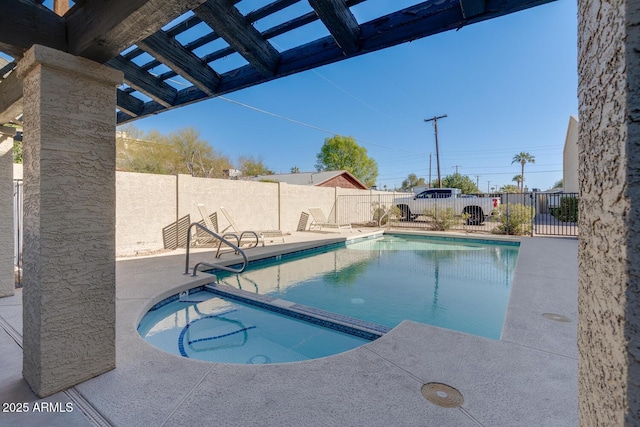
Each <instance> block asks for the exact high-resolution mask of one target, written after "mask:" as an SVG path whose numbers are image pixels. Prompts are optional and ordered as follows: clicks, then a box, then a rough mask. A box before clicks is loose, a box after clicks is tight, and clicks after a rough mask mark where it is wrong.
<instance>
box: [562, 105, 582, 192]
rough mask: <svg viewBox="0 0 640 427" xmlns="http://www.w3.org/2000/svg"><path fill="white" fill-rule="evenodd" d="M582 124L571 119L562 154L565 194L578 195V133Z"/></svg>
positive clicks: (574, 118)
mask: <svg viewBox="0 0 640 427" xmlns="http://www.w3.org/2000/svg"><path fill="white" fill-rule="evenodd" d="M579 128H580V123H578V119H577V118H576V117H573V116H571V117H570V118H569V125H568V126H567V136H566V138H565V140H564V150H563V152H562V184H563V185H562V186H563V188H564V192H565V193H577V192H578V191H579V188H580V185H579V183H578V131H579Z"/></svg>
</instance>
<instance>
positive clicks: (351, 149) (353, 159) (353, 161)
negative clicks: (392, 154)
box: [315, 135, 378, 187]
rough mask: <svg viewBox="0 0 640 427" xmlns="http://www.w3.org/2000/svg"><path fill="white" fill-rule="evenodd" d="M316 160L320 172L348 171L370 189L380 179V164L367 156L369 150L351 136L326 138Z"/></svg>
mask: <svg viewBox="0 0 640 427" xmlns="http://www.w3.org/2000/svg"><path fill="white" fill-rule="evenodd" d="M316 160H317V161H316V165H315V166H316V168H317V169H318V170H319V171H327V170H346V171H349V172H350V173H352V174H353V176H355V177H356V178H358V179H359V180H360V181H362V182H363V183H364V184H365V185H367V186H369V187H372V186H373V185H375V183H376V179H377V178H378V164H377V163H376V161H375V160H374V159H372V158H371V157H369V156H368V155H367V149H366V148H364V147H361V146H359V145H358V144H357V143H356V141H355V139H353V137H350V136H348V137H347V136H340V135H335V136H333V137H332V138H326V139H325V140H324V144H323V145H322V148H321V149H320V152H319V153H318V154H317V155H316Z"/></svg>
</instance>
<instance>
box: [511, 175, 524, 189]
mask: <svg viewBox="0 0 640 427" xmlns="http://www.w3.org/2000/svg"><path fill="white" fill-rule="evenodd" d="M511 181H514V182H516V183H517V184H518V190H520V192H522V183H523V182H524V179H522V175H516V176H514V177H513V179H512V180H511Z"/></svg>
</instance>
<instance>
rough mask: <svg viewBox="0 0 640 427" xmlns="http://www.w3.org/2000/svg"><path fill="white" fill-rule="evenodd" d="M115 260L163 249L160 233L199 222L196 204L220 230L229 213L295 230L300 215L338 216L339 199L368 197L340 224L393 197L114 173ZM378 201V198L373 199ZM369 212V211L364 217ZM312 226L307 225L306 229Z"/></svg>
mask: <svg viewBox="0 0 640 427" xmlns="http://www.w3.org/2000/svg"><path fill="white" fill-rule="evenodd" d="M116 177H117V178H116V200H117V209H116V255H117V256H127V255H133V254H136V253H144V252H148V251H154V250H158V249H162V248H163V247H164V246H163V241H162V228H164V227H166V226H167V225H169V224H171V223H173V222H174V221H175V220H176V219H177V218H180V217H183V216H185V215H187V214H189V215H191V221H192V222H194V221H200V220H201V216H200V212H199V211H198V208H197V204H198V203H204V205H205V206H206V207H207V210H208V211H209V213H210V214H212V213H213V212H218V224H219V226H220V228H221V229H222V228H224V227H226V226H227V225H228V223H227V221H226V219H225V218H224V216H223V215H222V212H220V206H224V207H225V208H227V210H228V211H229V213H230V214H231V215H232V216H233V219H234V221H235V222H236V223H237V225H238V226H239V227H241V228H244V229H251V230H274V229H279V230H282V231H284V232H292V231H295V230H296V228H297V226H298V221H299V220H300V215H301V213H302V212H307V213H308V212H309V207H310V206H318V207H320V208H321V209H322V210H323V211H324V213H325V215H327V217H329V218H331V219H333V218H334V217H335V215H336V197H339V196H341V195H359V196H363V197H365V199H363V203H361V204H360V206H362V207H363V208H362V209H363V211H362V212H360V211H358V210H354V209H353V205H352V204H350V205H345V206H343V208H342V209H341V211H340V212H338V213H337V215H338V220H339V221H341V222H344V221H347V222H348V221H352V220H353V221H362V218H364V217H366V218H369V217H370V215H371V203H370V202H371V199H370V196H371V195H373V197H374V199H375V197H376V195H377V194H382V195H383V197H385V198H387V199H389V200H391V198H392V195H391V194H392V193H388V192H376V191H370V190H357V189H344V188H333V187H331V188H325V187H314V186H309V185H291V184H286V183H282V182H281V183H268V182H254V181H235V180H227V179H211V178H194V177H191V176H189V175H179V176H174V175H153V174H141V173H130V172H117V173H116ZM375 200H377V199H375ZM365 211H366V212H365ZM307 226H308V224H307Z"/></svg>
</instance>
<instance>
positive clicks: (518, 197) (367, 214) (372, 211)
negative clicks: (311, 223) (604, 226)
mask: <svg viewBox="0 0 640 427" xmlns="http://www.w3.org/2000/svg"><path fill="white" fill-rule="evenodd" d="M411 196H415V195H413V194H410V193H397V192H396V193H392V192H389V193H388V194H369V195H344V196H339V197H338V200H337V203H336V207H335V213H336V220H337V221H338V222H340V223H350V224H352V226H357V227H385V228H401V229H415V230H437V231H445V230H451V231H463V232H485V233H494V234H511V235H564V236H577V235H578V226H577V194H573V193H571V194H568V193H563V194H546V193H516V194H514V193H493V194H475V195H464V196H463V197H457V198H448V199H447V198H445V199H429V200H424V201H422V204H421V203H418V202H420V201H414V202H412V203H413V205H412V206H413V208H414V211H411V212H409V213H407V212H406V211H405V209H406V208H405V207H403V206H402V204H404V203H401V202H400V201H401V200H402V198H406V197H410V198H411ZM495 199H497V200H499V203H498V207H497V208H493V206H494V205H495ZM476 212H481V216H482V218H481V219H480V220H478V218H477V216H476V215H473V214H475V213H476Z"/></svg>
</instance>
